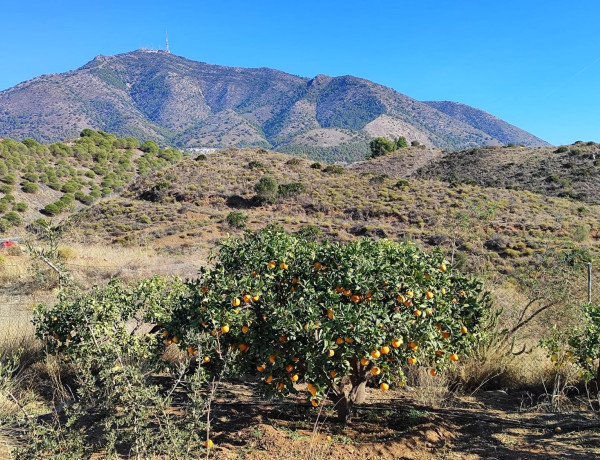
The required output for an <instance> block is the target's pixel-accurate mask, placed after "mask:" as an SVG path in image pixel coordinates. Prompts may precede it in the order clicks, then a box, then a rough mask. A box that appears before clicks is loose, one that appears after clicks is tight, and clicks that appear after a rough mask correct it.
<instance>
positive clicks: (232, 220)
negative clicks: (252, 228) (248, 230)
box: [225, 211, 248, 229]
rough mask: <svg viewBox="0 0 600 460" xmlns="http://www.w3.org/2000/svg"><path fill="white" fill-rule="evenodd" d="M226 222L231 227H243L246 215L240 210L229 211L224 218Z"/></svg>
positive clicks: (246, 218) (246, 219)
mask: <svg viewBox="0 0 600 460" xmlns="http://www.w3.org/2000/svg"><path fill="white" fill-rule="evenodd" d="M225 220H226V221H227V224H228V225H229V226H230V227H232V228H240V229H241V228H245V227H246V222H247V221H248V216H247V215H246V214H244V213H243V212H240V211H231V212H230V213H229V214H227V217H226V218H225Z"/></svg>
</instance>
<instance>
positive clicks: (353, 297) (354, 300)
mask: <svg viewBox="0 0 600 460" xmlns="http://www.w3.org/2000/svg"><path fill="white" fill-rule="evenodd" d="M350 300H352V302H354V303H358V302H360V296H359V295H356V294H355V295H353V296H352V297H351V298H350Z"/></svg>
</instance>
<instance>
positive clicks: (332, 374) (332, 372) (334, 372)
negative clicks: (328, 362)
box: [329, 371, 337, 379]
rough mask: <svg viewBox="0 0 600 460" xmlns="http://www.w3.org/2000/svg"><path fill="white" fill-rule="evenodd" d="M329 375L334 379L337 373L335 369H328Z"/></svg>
mask: <svg viewBox="0 0 600 460" xmlns="http://www.w3.org/2000/svg"><path fill="white" fill-rule="evenodd" d="M329 375H331V378H332V379H334V378H335V376H336V375H337V371H329Z"/></svg>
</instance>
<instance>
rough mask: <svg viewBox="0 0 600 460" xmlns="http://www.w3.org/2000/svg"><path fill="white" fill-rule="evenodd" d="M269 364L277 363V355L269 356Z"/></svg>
mask: <svg viewBox="0 0 600 460" xmlns="http://www.w3.org/2000/svg"><path fill="white" fill-rule="evenodd" d="M269 362H270V363H271V364H273V363H274V362H275V355H269Z"/></svg>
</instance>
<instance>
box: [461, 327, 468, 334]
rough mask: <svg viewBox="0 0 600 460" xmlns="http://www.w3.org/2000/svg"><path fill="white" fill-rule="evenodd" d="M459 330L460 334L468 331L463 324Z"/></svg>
mask: <svg viewBox="0 0 600 460" xmlns="http://www.w3.org/2000/svg"><path fill="white" fill-rule="evenodd" d="M460 332H461V334H466V333H467V332H468V329H467V328H466V327H465V326H463V327H461V328H460Z"/></svg>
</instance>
